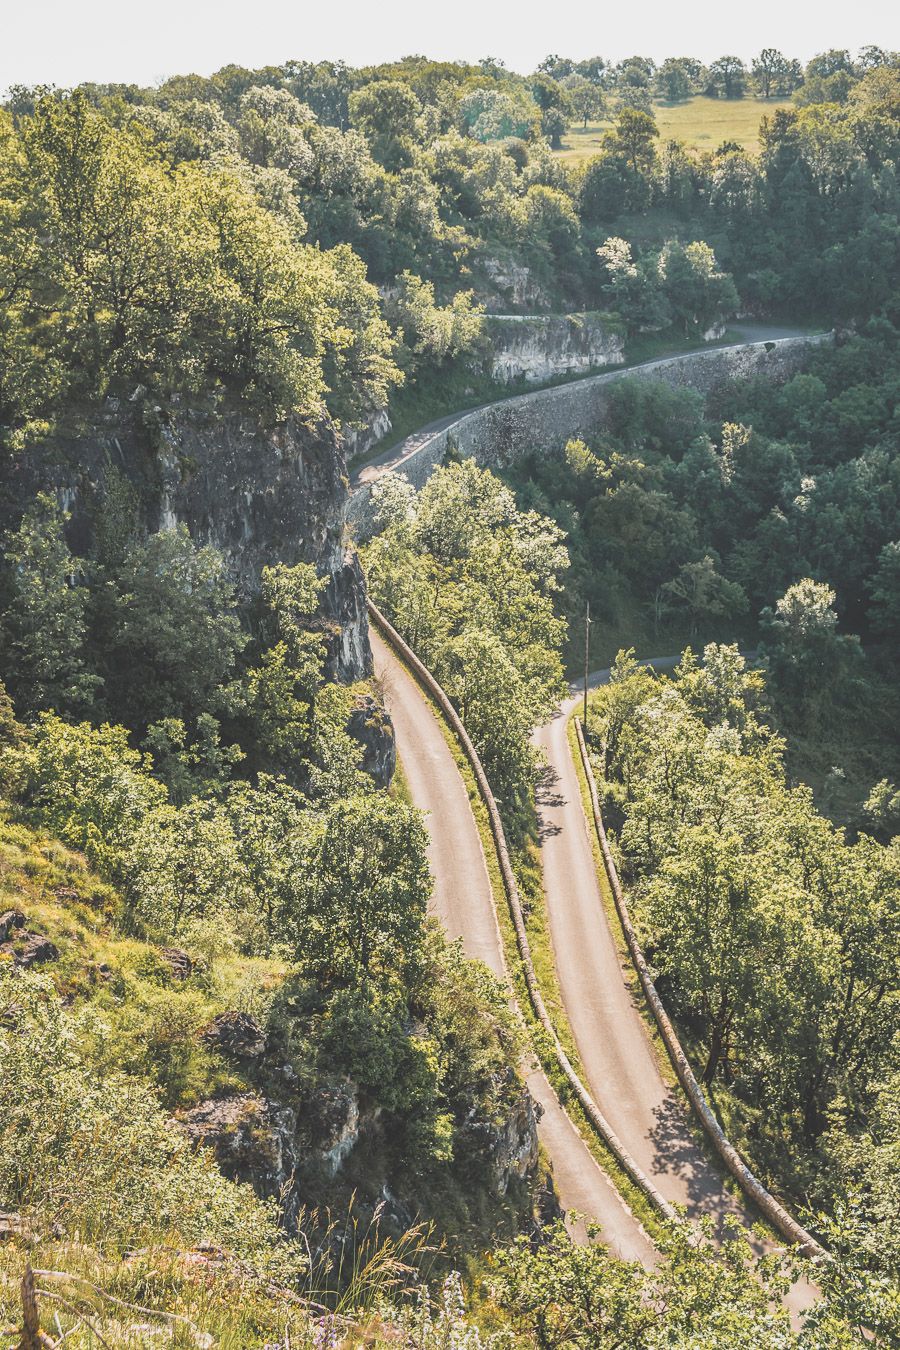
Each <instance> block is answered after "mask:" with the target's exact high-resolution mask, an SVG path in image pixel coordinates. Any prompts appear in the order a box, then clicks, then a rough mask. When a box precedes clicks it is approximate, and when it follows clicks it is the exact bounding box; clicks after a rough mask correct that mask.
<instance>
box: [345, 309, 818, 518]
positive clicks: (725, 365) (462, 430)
mask: <svg viewBox="0 0 900 1350" xmlns="http://www.w3.org/2000/svg"><path fill="white" fill-rule="evenodd" d="M831 341H832V336H831V334H830V333H825V334H818V335H816V336H814V337H796V338H782V339H780V340H779V341H777V342H756V343H749V344H748V343H742V344H740V345H738V346H734V347H714V348H711V349H710V350H709V351H699V352H690V353H688V354H687V355H685V356H669V357H665V358H663V359H661V360H658V361H647V362H645V363H644V364H643V365H640V366H632V367H631V368H630V369H626V370H614V371H609V372H606V373H604V374H601V375H591V376H587V377H586V378H585V379H583V380H575V381H573V382H572V383H571V384H562V385H557V386H556V387H555V388H553V389H539V390H535V392H534V393H531V394H520V395H519V396H518V397H516V398H509V399H503V400H501V401H499V402H497V403H489V404H486V405H485V406H484V407H483V408H476V409H475V410H474V411H473V412H467V413H463V414H461V415H460V416H459V417H458V418H456V419H455V420H454V421H453V422H451V423H450V425H449V426H446V427H444V428H443V429H441V430H440V431H435V432H434V433H433V434H432V435H430V436H427V437H424V438H423V437H421V436H419V437H417V441H418V444H417V445H416V448H415V450H414V451H413V453H411V454H408V457H407V458H406V459H404V460H403V462H402V463H399V464H398V463H396V460H392V461H391V463H390V464H388V465H386V466H384V467H383V468H382V469H381V472H382V473H384V472H390V471H391V469H392V468H396V469H397V470H398V471H399V472H401V473H404V474H405V475H406V476H407V478H408V479H409V481H410V482H411V483H412V484H413V486H414V487H416V488H421V487H422V486H423V485H424V484H425V483H426V482H427V480H428V478H429V477H430V475H431V472H432V470H433V469H434V468H435V466H436V465H438V464H440V463H441V462H442V460H443V459H444V457H445V456H446V454H447V451H448V449H450V448H452V449H454V450H455V451H457V452H458V453H459V454H461V455H463V456H465V457H468V456H471V457H473V458H474V459H475V460H476V461H477V462H478V463H479V464H483V465H486V466H488V467H490V466H502V465H505V464H509V463H510V462H511V461H512V460H514V459H516V458H518V457H519V456H520V455H525V454H529V453H532V452H538V451H539V452H543V453H546V454H554V453H556V452H557V451H559V450H560V449H561V448H562V447H563V446H564V445H565V443H566V441H568V440H570V439H572V438H573V437H583V438H584V439H587V440H590V439H591V438H592V437H593V436H595V435H596V433H597V432H598V431H600V430H602V428H603V426H604V425H605V422H606V416H607V410H608V397H607V394H608V390H609V386H610V384H611V383H612V381H613V380H622V379H633V380H662V381H664V382H665V383H666V384H669V385H672V386H673V387H674V388H690V389H696V390H697V391H698V392H699V393H701V394H706V393H709V392H710V391H711V390H712V389H714V388H716V386H717V385H720V384H722V383H723V382H724V381H726V380H730V379H741V378H745V377H748V376H754V375H764V376H766V377H767V378H769V379H773V380H779V381H783V380H787V379H790V377H791V376H792V375H794V374H795V373H796V372H797V371H798V370H801V369H802V368H803V367H804V365H805V364H806V362H807V360H808V358H809V355H810V353H811V352H812V351H813V350H815V348H816V347H818V346H821V345H822V344H824V343H830V342H831ZM403 454H404V446H403V445H402V444H401V445H399V446H398V447H397V451H396V459H400V458H401V457H402V456H403ZM378 476H379V470H378V469H374V470H373V469H372V468H370V469H369V471H368V472H367V476H366V479H365V481H363V482H361V483H360V484H359V486H357V487H356V488H355V490H354V491H353V493H352V495H351V497H350V502H349V505H348V510H347V519H348V523H349V524H350V525H351V526H352V527H353V528H354V530H355V531H356V534H357V536H358V537H359V538H365V537H366V536H367V535H368V534H369V533H370V532H371V529H372V525H373V513H372V506H371V491H372V483H373V482H374V481H377V477H378Z"/></svg>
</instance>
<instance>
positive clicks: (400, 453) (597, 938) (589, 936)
mask: <svg viewBox="0 0 900 1350" xmlns="http://www.w3.org/2000/svg"><path fill="white" fill-rule="evenodd" d="M739 331H740V335H741V336H742V337H743V338H744V343H756V342H762V341H778V340H779V339H781V338H786V337H794V336H798V335H799V334H798V333H797V332H796V330H792V329H785V328H773V327H768V326H767V327H762V326H755V325H744V326H743V327H742V329H741V330H739ZM739 345H744V344H739ZM646 364H647V365H653V364H654V363H653V362H648V363H646ZM468 411H471V410H470V409H467V410H465V411H464V412H462V413H457V414H452V415H450V416H448V417H445V418H442V419H439V420H438V421H437V422H434V423H431V424H430V425H429V426H427V427H424V428H422V429H421V430H420V431H419V432H417V433H415V434H414V435H413V436H410V437H407V439H406V440H405V441H403V442H401V444H400V445H398V446H395V447H393V448H392V449H389V450H387V451H384V452H383V453H382V454H381V455H379V456H376V457H375V458H374V459H373V460H371V461H370V462H369V463H368V464H367V465H366V466H365V467H364V468H363V469H362V470H361V471H360V472H359V473H357V474H356V475H355V476H354V481H355V483H357V484H359V483H365V482H370V481H372V480H373V479H374V478H376V477H380V476H381V475H382V474H384V473H389V472H392V471H396V470H397V469H402V466H403V464H404V462H405V461H406V460H407V459H409V458H410V457H411V456H412V455H413V454H415V453H416V451H417V450H418V449H419V448H420V447H421V446H422V445H424V444H425V443H427V441H428V439H429V437H430V436H431V435H433V434H434V433H435V432H437V431H440V430H443V429H444V428H445V427H448V426H451V425H452V424H453V423H454V422H455V421H456V420H458V418H459V417H462V416H465V415H466V413H467V412H468ZM371 636H372V647H373V652H374V659H375V671H376V674H377V676H378V677H379V679H380V680H381V682H382V687H383V693H384V698H385V703H386V705H387V708H388V711H389V712H390V714H391V717H392V719H393V722H394V727H395V730H396V736H397V749H398V753H399V756H400V760H401V762H402V764H403V768H404V772H405V775H406V778H407V781H408V784H409V789H410V794H411V797H412V800H413V802H414V804H415V805H416V806H418V807H419V808H420V809H422V810H423V811H424V812H425V813H426V819H427V824H428V831H429V837H430V862H431V867H432V871H433V873H434V878H435V886H434V895H433V901H432V904H433V909H434V913H435V914H436V915H437V916H438V917H439V918H440V920H441V921H442V923H443V925H444V927H445V929H446V931H447V932H448V934H449V935H450V936H451V937H452V938H457V937H458V938H461V939H462V943H463V948H464V950H465V951H466V953H467V955H469V956H470V957H476V958H478V959H479V960H481V961H483V962H485V964H486V965H488V966H489V967H490V968H491V969H492V970H493V971H494V973H495V974H497V975H498V976H500V977H501V978H503V979H507V972H506V968H505V961H504V954H503V947H502V942H501V938H500V933H499V930H498V926H497V919H496V914H495V911H494V904H493V897H492V893H491V886H490V881H489V877H488V873H487V867H486V863H485V858H484V853H483V850H482V845H481V839H480V836H479V833H478V829H477V826H476V824H475V820H474V817H473V814H472V809H471V805H470V803H469V798H468V794H467V791H466V787H465V784H464V782H463V780H462V777H461V775H460V773H459V770H458V768H457V765H456V762H455V759H454V757H453V754H452V753H451V751H450V748H449V746H448V745H447V742H446V740H445V738H444V733H443V730H442V727H441V725H440V723H439V722H438V719H437V717H436V715H435V713H434V711H433V710H432V707H431V704H430V703H429V701H428V700H427V698H426V697H425V696H424V694H423V693H422V692H421V690H420V688H419V686H418V684H417V683H416V682H415V680H414V679H413V678H412V677H411V676H410V675H409V674H408V673H407V671H406V670H405V668H404V667H403V665H402V664H401V662H400V661H399V660H398V659H397V657H396V656H395V655H394V653H393V652H392V651H391V649H390V648H389V647H388V646H387V645H386V644H385V643H384V642H383V640H382V639H381V638H380V637H379V636H378V635H377V634H376V633H374V632H373V633H372V635H371ZM673 660H674V659H673ZM673 660H669V661H660V662H658V663H655V664H660V665H663V664H669V665H671V664H673ZM607 676H608V672H607V671H601V672H597V673H596V674H595V675H594V676H593V677H592V681H591V682H592V683H594V684H597V683H601V682H602V681H603V680H605V679H606V678H607ZM578 698H579V695H578V694H576V693H575V692H574V690H573V691H572V693H571V694H570V697H569V698H568V699H567V700H566V701H565V702H564V703H563V704H562V705H561V707H560V708H559V710H558V711H557V713H556V715H555V716H554V717H553V718H552V719H551V721H550V722H549V723H548V724H547V725H546V726H544V727H541V728H539V729H538V730H537V732H536V733H535V737H534V740H535V744H536V745H538V746H539V747H540V748H541V749H542V750H543V752H544V754H545V756H546V760H547V772H546V774H545V777H544V780H543V783H542V786H541V789H540V791H539V794H538V801H537V806H538V824H539V843H540V853H541V863H542V868H543V881H544V891H545V896H546V902H547V910H548V915H549V923H550V934H551V939H552V944H553V951H554V957H555V963H556V968H557V975H558V979H559V985H560V990H561V994H562V1000H563V1004H564V1007H565V1011H566V1015H567V1017H568V1020H569V1023H570V1026H571V1028H572V1032H573V1035H574V1037H575V1041H576V1044H577V1047H578V1052H579V1056H580V1059H581V1063H582V1065H583V1067H584V1072H585V1076H586V1078H587V1085H588V1088H589V1090H590V1091H591V1093H592V1095H593V1097H594V1100H595V1101H596V1102H597V1105H598V1106H599V1108H600V1110H601V1111H602V1112H603V1114H604V1116H605V1117H606V1118H607V1120H608V1121H609V1122H610V1124H611V1125H612V1127H613V1128H614V1130H615V1131H616V1133H617V1134H618V1135H619V1137H620V1139H621V1140H622V1142H623V1144H624V1145H625V1147H626V1149H627V1150H628V1151H629V1152H630V1154H631V1156H632V1157H633V1158H634V1159H635V1160H636V1162H637V1163H638V1165H639V1166H640V1167H641V1168H642V1169H643V1170H644V1171H645V1172H646V1173H647V1175H648V1176H649V1177H650V1178H651V1180H652V1181H653V1182H654V1183H655V1185H656V1186H657V1188H658V1190H659V1191H660V1192H661V1193H662V1194H663V1195H664V1196H665V1198H666V1199H667V1200H669V1201H670V1202H672V1203H673V1204H676V1205H681V1206H684V1207H685V1208H686V1210H687V1212H688V1214H689V1215H691V1216H693V1217H698V1216H699V1215H701V1214H707V1215H711V1216H712V1217H713V1219H714V1220H715V1221H716V1222H717V1223H721V1221H722V1220H723V1219H724V1217H725V1216H726V1215H734V1216H736V1217H737V1218H739V1219H740V1220H741V1221H742V1222H743V1223H745V1224H748V1223H751V1222H754V1221H755V1220H756V1219H757V1217H758V1216H757V1215H756V1214H755V1213H753V1212H751V1211H750V1209H749V1207H748V1206H747V1205H745V1204H744V1203H742V1200H741V1199H738V1198H735V1196H734V1195H732V1193H731V1191H730V1189H729V1187H728V1186H727V1185H726V1182H725V1178H724V1174H723V1172H722V1170H721V1168H720V1167H719V1166H718V1165H717V1163H716V1162H715V1161H714V1160H713V1159H712V1156H711V1155H710V1154H708V1153H707V1151H706V1149H705V1147H704V1144H703V1142H702V1137H701V1136H700V1134H699V1132H698V1130H697V1129H696V1128H695V1127H694V1125H693V1123H692V1121H691V1118H690V1116H689V1112H688V1107H687V1104H686V1103H685V1102H684V1099H683V1097H682V1096H681V1093H680V1090H679V1089H678V1088H676V1087H673V1086H672V1085H670V1083H669V1082H668V1081H667V1080H666V1078H665V1076H664V1074H663V1072H662V1069H661V1065H660V1060H659V1058H658V1054H657V1050H656V1048H655V1047H654V1045H653V1043H652V1041H651V1039H650V1035H649V1032H648V1030H647V1027H646V1025H645V1022H644V1019H643V1016H642V1012H641V1008H640V1007H639V1005H638V1002H637V999H638V998H639V997H640V995H639V994H637V993H633V992H632V982H631V979H630V966H628V967H626V961H627V958H626V957H624V956H620V953H619V949H618V947H617V944H616V940H615V937H614V934H613V930H612V928H611V926H610V922H609V919H608V917H607V912H606V909H605V907H604V903H603V897H602V894H601V890H600V882H599V878H598V873H597V865H596V860H595V855H594V851H593V845H592V842H591V836H590V835H589V833H588V823H587V821H586V818H585V813H584V809H583V806H582V800H581V793H580V787H579V780H578V776H577V773H576V768H575V763H574V760H573V758H572V753H571V749H570V746H569V741H568V737H567V730H566V729H567V723H568V718H569V715H570V713H571V711H572V710H573V708H574V707H575V705H576V704H577V702H578ZM528 1085H529V1087H530V1089H531V1092H532V1094H533V1096H534V1097H535V1099H536V1100H537V1101H538V1102H539V1104H540V1105H541V1107H542V1108H543V1116H542V1119H541V1122H540V1127H539V1132H540V1135H541V1139H542V1142H543V1144H544V1145H545V1148H546V1150H547V1152H548V1154H549V1155H550V1158H551V1160H552V1164H553V1175H554V1182H555V1185H556V1189H557V1192H558V1194H559V1198H560V1201H561V1203H562V1205H563V1207H564V1208H565V1209H567V1210H568V1209H574V1210H577V1211H580V1212H581V1213H582V1214H585V1215H586V1216H588V1217H589V1218H591V1219H593V1220H595V1221H596V1222H597V1223H598V1224H599V1225H600V1227H601V1229H602V1233H603V1239H604V1241H605V1242H606V1243H607V1245H608V1246H609V1247H610V1248H611V1249H612V1250H613V1251H614V1252H616V1253H617V1254H619V1255H620V1256H622V1257H625V1258H628V1259H633V1260H639V1261H641V1262H642V1263H643V1264H645V1265H646V1266H648V1267H649V1266H651V1265H652V1264H653V1263H654V1261H655V1260H656V1259H657V1257H656V1252H655V1250H654V1248H653V1245H652V1243H651V1242H650V1240H649V1239H648V1237H647V1235H646V1234H645V1232H644V1230H643V1229H642V1227H641V1226H640V1224H639V1223H638V1221H637V1219H636V1218H635V1217H634V1215H633V1214H632V1213H631V1211H630V1210H629V1209H628V1208H627V1207H626V1206H625V1204H624V1202H623V1201H622V1199H621V1197H620V1196H619V1194H618V1192H617V1191H616V1190H615V1188H614V1187H613V1185H612V1183H611V1182H610V1181H609V1179H608V1178H607V1176H606V1175H605V1173H604V1172H603V1171H602V1170H601V1168H600V1167H599V1166H598V1164H597V1163H596V1161H595V1160H594V1158H593V1156H592V1154H591V1153H590V1151H589V1150H588V1148H587V1146H586V1144H585V1142H584V1140H583V1139H582V1138H581V1136H580V1134H579V1133H578V1131H577V1130H576V1129H575V1127H574V1126H573V1125H572V1123H571V1122H570V1120H569V1119H568V1117H567V1116H566V1114H565V1112H564V1111H563V1110H562V1108H561V1106H560V1104H559V1102H558V1100H557V1098H556V1095H555V1093H554V1091H553V1089H552V1088H551V1086H550V1084H549V1082H548V1080H547V1079H546V1077H545V1076H544V1074H543V1073H542V1072H541V1071H540V1069H538V1068H536V1067H532V1068H531V1069H530V1071H529V1074H528ZM810 1300H811V1291H810V1288H809V1286H807V1285H805V1284H804V1283H803V1282H801V1283H799V1284H798V1285H795V1286H794V1288H793V1289H792V1291H791V1292H790V1294H789V1296H788V1298H787V1300H786V1302H787V1304H788V1306H789V1307H790V1308H791V1310H792V1312H794V1313H795V1314H796V1312H797V1310H799V1309H802V1308H803V1307H806V1306H808V1304H809V1302H810Z"/></svg>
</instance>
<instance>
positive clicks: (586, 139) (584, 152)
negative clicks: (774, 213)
mask: <svg viewBox="0 0 900 1350" xmlns="http://www.w3.org/2000/svg"><path fill="white" fill-rule="evenodd" d="M791 107H793V104H792V103H791V101H790V100H789V99H763V98H736V99H725V98H705V97H702V96H698V97H697V98H691V99H688V100H687V101H686V102H685V103H654V105H653V115H654V117H655V118H656V125H657V126H658V127H659V139H660V142H663V141H667V140H679V141H684V143H685V144H686V145H690V146H694V147H696V148H697V149H698V150H715V149H716V147H717V146H719V145H721V144H722V142H723V141H735V142H736V143H737V144H738V145H742V146H743V147H744V149H745V150H750V151H753V152H755V151H756V150H758V149H759V124H760V121H761V120H762V118H763V117H770V116H771V115H772V114H773V113H774V112H775V110H776V108H791ZM611 125H612V121H611V119H610V120H608V121H604V122H592V123H589V124H588V126H587V127H586V128H584V129H583V128H581V127H577V126H574V127H570V128H569V130H568V132H567V133H566V135H565V136H564V137H563V148H562V150H558V151H557V152H556V153H557V155H558V156H559V157H560V159H565V160H567V161H569V162H570V163H573V164H577V163H578V162H579V161H580V160H583V159H590V158H591V156H592V155H596V154H597V153H598V152H599V150H600V144H601V141H602V139H603V133H604V132H605V131H607V130H608V128H609V127H610V126H611Z"/></svg>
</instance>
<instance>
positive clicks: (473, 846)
mask: <svg viewBox="0 0 900 1350" xmlns="http://www.w3.org/2000/svg"><path fill="white" fill-rule="evenodd" d="M371 639H372V650H373V653H374V657H375V673H376V675H377V676H378V678H379V679H380V680H381V683H382V688H383V693H384V699H385V703H386V705H387V709H388V711H389V713H390V714H391V717H392V719H393V722H394V729H395V731H396V735H397V749H398V752H399V755H400V759H401V762H402V764H403V771H404V773H405V775H406V779H407V782H408V783H409V789H410V793H411V795H412V799H413V802H414V803H415V805H416V806H418V807H420V808H421V810H423V811H425V812H427V824H428V832H429V837H430V845H429V861H430V863H431V869H432V872H433V873H434V879H435V884H434V892H433V900H432V905H433V910H434V913H435V914H436V915H437V916H438V917H439V918H440V919H441V921H442V923H443V924H444V927H445V929H446V930H447V933H448V934H449V936H450V937H451V938H462V942H463V948H464V950H465V952H466V954H467V955H468V956H470V957H477V958H478V959H479V960H481V961H484V962H485V964H486V965H488V966H489V967H490V968H491V970H493V972H494V973H495V974H496V975H498V976H500V977H501V978H502V979H505V978H506V971H505V965H504V959H503V949H502V944H501V941H500V933H499V930H498V928H497V919H496V915H495V912H494V905H493V899H492V896H491V887H490V881H489V879H488V874H487V867H486V865H485V860H484V853H483V851H482V847H481V839H480V836H479V834H478V829H477V827H476V824H475V820H474V817H473V815H472V810H471V807H470V804H469V798H468V793H467V791H466V787H465V784H464V783H463V780H462V777H461V776H460V773H459V770H458V768H457V767H456V762H455V760H454V758H453V755H452V753H451V751H450V748H449V746H448V745H447V742H446V741H445V739H444V736H443V732H442V730H441V727H440V725H439V723H438V721H437V718H436V717H435V715H434V713H433V712H432V710H431V706H430V704H429V703H428V701H427V699H426V698H425V697H424V695H423V694H422V692H421V690H420V689H419V687H418V685H417V684H416V682H415V681H414V680H413V679H412V678H411V677H410V676H409V675H408V674H407V672H406V671H405V670H404V668H403V666H402V665H401V664H400V662H399V661H398V660H397V658H396V657H395V656H394V654H393V652H392V651H391V650H390V648H389V647H388V646H387V645H386V644H385V643H384V642H383V641H382V639H381V638H380V637H379V636H378V634H377V633H375V632H374V631H372V633H371ZM528 1086H529V1088H530V1089H531V1093H532V1095H533V1096H534V1098H535V1099H536V1100H537V1101H538V1102H539V1103H540V1105H541V1107H542V1108H543V1111H544V1115H543V1117H542V1119H541V1122H540V1125H539V1131H538V1132H539V1134H540V1137H541V1142H542V1143H543V1145H544V1147H545V1149H546V1151H547V1153H548V1155H549V1157H550V1159H551V1162H552V1165H553V1180H554V1184H555V1186H556V1190H557V1194H558V1195H559V1199H560V1203H561V1204H562V1206H563V1208H564V1209H566V1210H569V1209H572V1210H577V1211H578V1212H580V1213H582V1214H585V1215H586V1216H587V1217H588V1218H591V1219H594V1220H595V1221H596V1222H598V1223H599V1224H600V1225H601V1226H602V1230H603V1239H604V1241H605V1242H606V1244H607V1245H608V1246H609V1247H610V1248H611V1249H612V1250H613V1251H614V1252H615V1253H616V1254H617V1255H619V1256H621V1257H624V1258H625V1259H627V1260H638V1261H641V1262H643V1264H644V1265H646V1266H648V1267H649V1266H651V1265H652V1264H653V1263H654V1262H655V1260H656V1259H657V1256H656V1252H655V1250H654V1248H653V1246H652V1244H651V1242H650V1241H649V1239H648V1238H647V1236H646V1234H645V1233H644V1231H643V1229H642V1228H641V1227H640V1225H639V1224H638V1222H637V1220H636V1219H635V1218H634V1216H633V1215H632V1214H631V1212H630V1211H629V1210H628V1209H627V1208H626V1207H625V1204H624V1203H623V1201H622V1199H621V1197H620V1196H619V1194H618V1192H617V1191H616V1189H615V1187H614V1186H613V1185H612V1184H611V1182H610V1181H609V1180H608V1178H607V1177H606V1175H605V1173H604V1172H602V1171H601V1169H600V1168H599V1167H598V1166H597V1163H596V1162H595V1161H594V1158H593V1157H592V1155H591V1153H590V1152H589V1150H588V1148H587V1146H586V1144H585V1143H584V1140H583V1139H582V1138H581V1136H580V1134H579V1133H578V1131H577V1130H576V1129H575V1127H574V1126H573V1125H572V1123H571V1122H570V1120H569V1119H568V1117H567V1116H566V1114H565V1112H564V1111H563V1110H562V1108H561V1107H560V1105H559V1102H558V1101H557V1098H556V1094H555V1093H554V1092H553V1089H552V1088H551V1086H550V1084H549V1083H548V1081H547V1079H546V1077H545V1076H544V1074H543V1073H542V1072H541V1071H540V1070H539V1069H533V1070H532V1071H531V1072H530V1073H529V1075H528Z"/></svg>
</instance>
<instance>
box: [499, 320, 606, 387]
mask: <svg viewBox="0 0 900 1350" xmlns="http://www.w3.org/2000/svg"><path fill="white" fill-rule="evenodd" d="M485 335H486V337H487V339H488V341H489V343H490V352H489V355H488V358H487V362H486V364H487V365H489V366H490V373H491V376H492V377H493V379H495V380H496V381H498V383H507V384H511V383H512V382H513V381H514V380H519V379H526V380H529V381H532V382H533V383H535V384H538V383H542V382H546V381H547V380H553V379H556V378H557V377H558V376H560V375H575V374H580V373H585V374H586V373H587V372H588V371H591V370H596V369H598V368H599V367H601V366H620V365H621V364H622V363H623V361H624V360H625V339H624V336H623V334H622V332H621V331H619V330H618V329H616V328H614V327H613V326H611V324H610V323H609V321H608V320H606V319H604V318H603V316H602V315H600V314H591V313H587V314H543V315H532V314H529V315H524V314H522V315H519V314H509V315H506V314H502V315H501V314H497V315H488V316H487V319H486V320H485Z"/></svg>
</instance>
